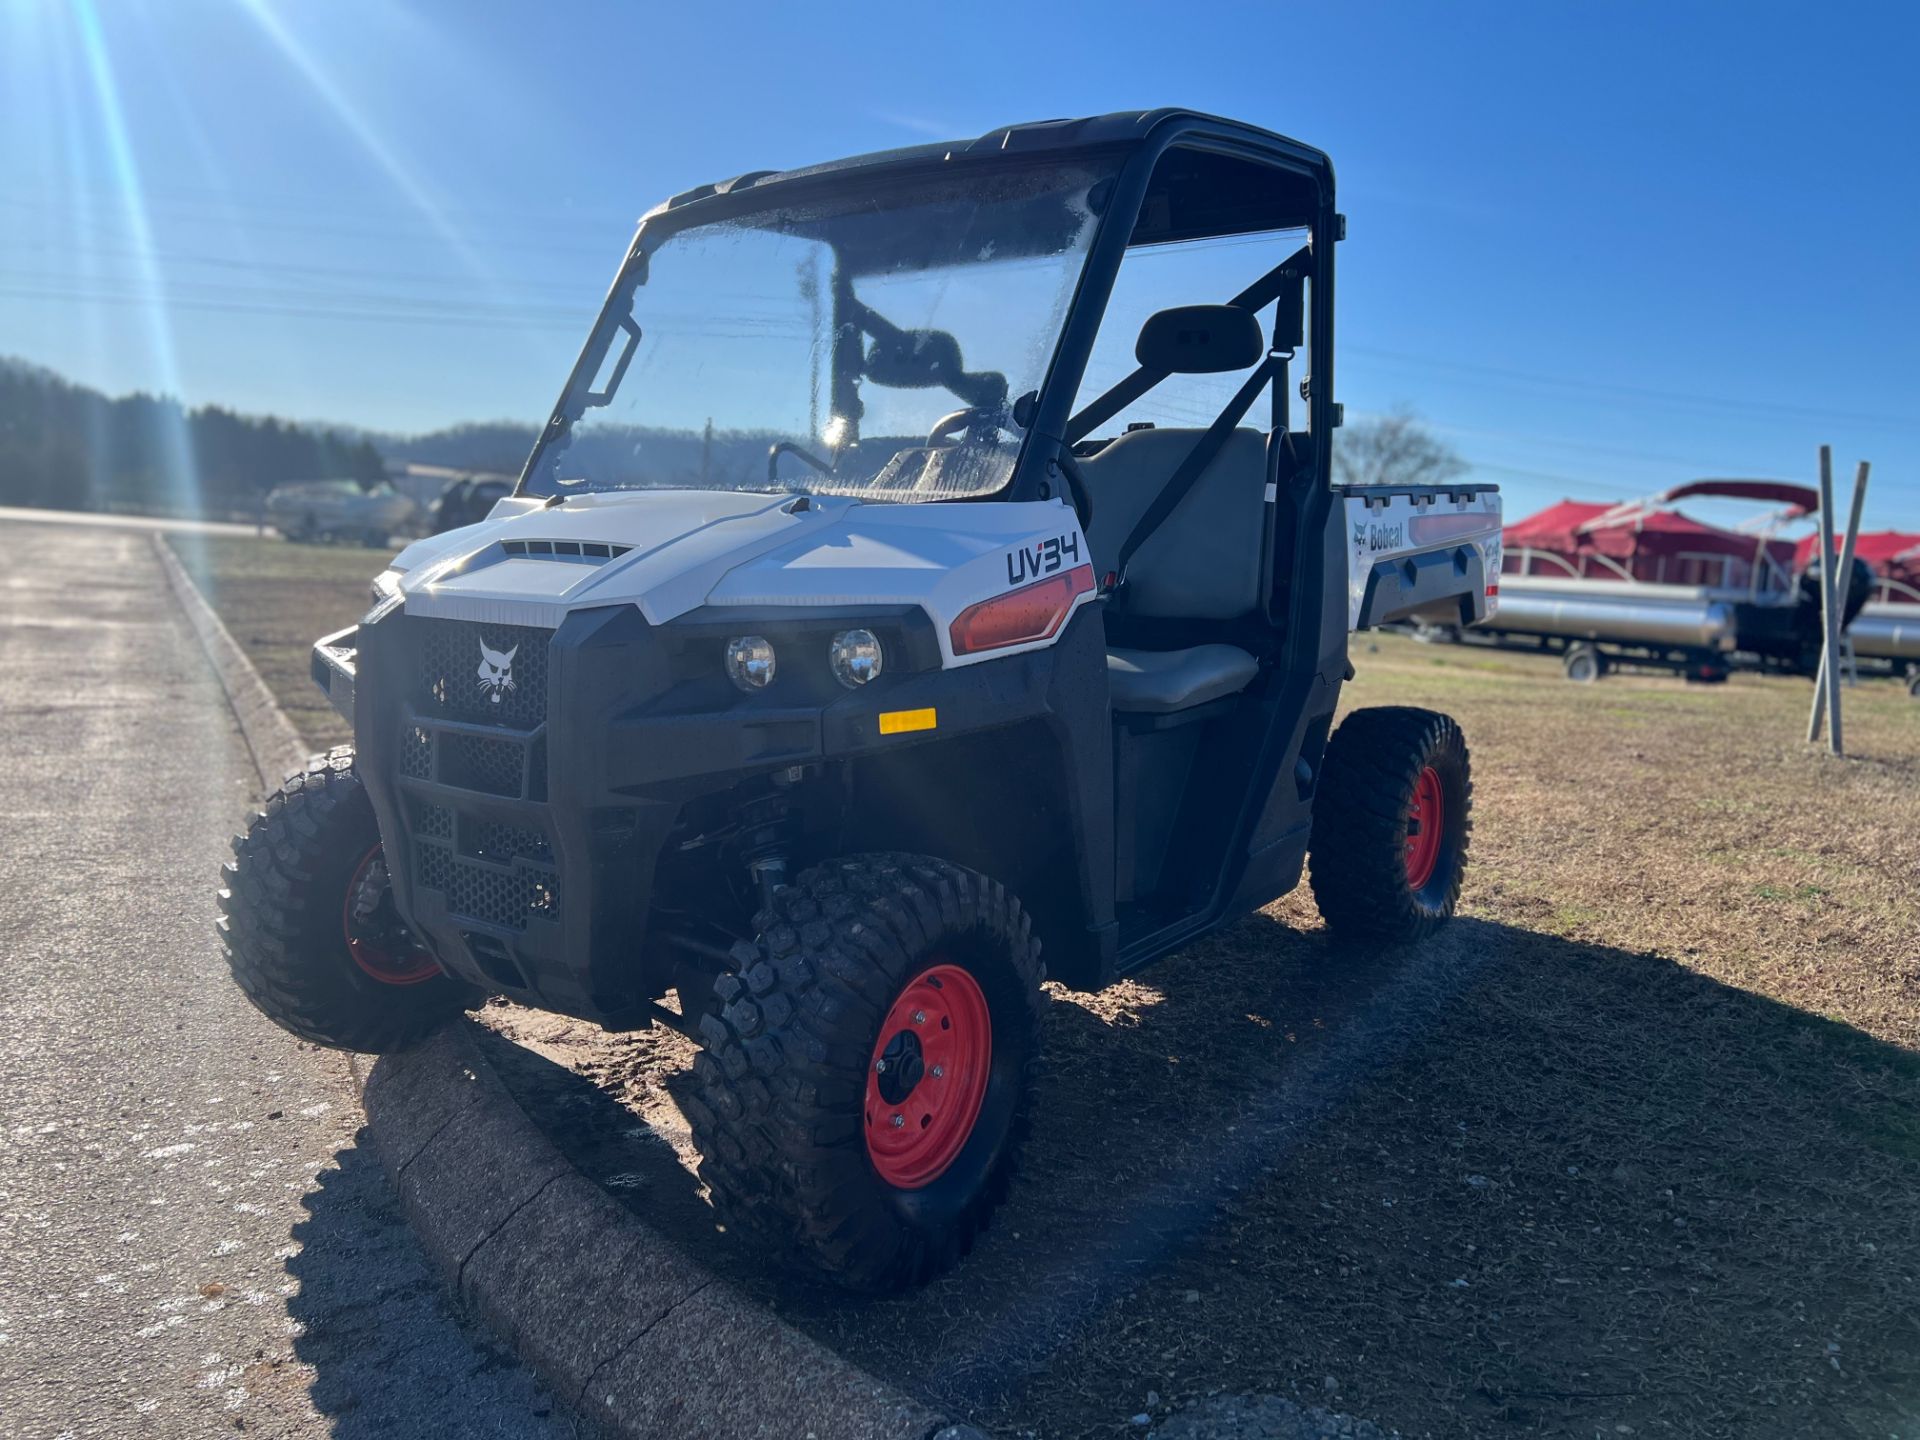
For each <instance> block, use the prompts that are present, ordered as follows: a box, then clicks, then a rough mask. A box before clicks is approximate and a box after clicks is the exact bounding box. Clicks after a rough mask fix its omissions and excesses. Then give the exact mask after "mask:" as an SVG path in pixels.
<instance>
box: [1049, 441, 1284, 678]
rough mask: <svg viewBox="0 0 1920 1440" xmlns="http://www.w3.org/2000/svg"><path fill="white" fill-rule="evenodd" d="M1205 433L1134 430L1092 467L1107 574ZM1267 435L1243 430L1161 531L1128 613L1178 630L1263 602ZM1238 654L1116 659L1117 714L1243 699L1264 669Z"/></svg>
mask: <svg viewBox="0 0 1920 1440" xmlns="http://www.w3.org/2000/svg"><path fill="white" fill-rule="evenodd" d="M1204 433H1205V432H1204V431H1202V430H1184V429H1183V430H1157V429H1156V430H1129V431H1128V432H1127V433H1126V434H1124V435H1122V436H1120V437H1119V438H1118V439H1116V440H1114V441H1112V442H1111V443H1109V444H1107V445H1106V446H1104V447H1102V448H1101V449H1100V450H1099V451H1098V452H1097V453H1096V454H1093V455H1090V456H1088V457H1087V458H1085V459H1084V460H1082V461H1081V462H1080V470H1081V473H1082V474H1083V475H1084V476H1085V477H1086V482H1087V490H1088V492H1089V494H1090V495H1091V496H1092V497H1093V526H1092V528H1091V530H1090V531H1089V533H1088V535H1087V540H1088V543H1089V545H1090V546H1091V547H1092V550H1093V561H1094V568H1095V571H1096V573H1097V574H1100V575H1106V574H1108V573H1109V572H1110V571H1112V570H1113V568H1114V567H1115V565H1116V564H1117V563H1118V560H1119V554H1120V547H1121V546H1122V545H1124V544H1125V543H1126V540H1127V537H1128V536H1129V535H1131V534H1132V533H1133V527H1134V526H1135V525H1136V524H1138V523H1139V520H1140V517H1141V516H1142V515H1144V514H1145V513H1146V511H1147V508H1148V507H1149V506H1151V505H1152V504H1153V502H1154V500H1155V499H1156V498H1157V497H1158V496H1159V494H1160V492H1161V491H1162V490H1163V489H1165V488H1166V484H1167V481H1168V480H1169V479H1170V478H1172V476H1173V472H1174V471H1175V470H1177V469H1178V468H1179V467H1180V462H1181V461H1183V460H1185V459H1186V457H1187V454H1188V452H1189V451H1191V450H1192V449H1193V447H1194V446H1195V445H1196V444H1198V443H1199V441H1200V437H1201V436H1202V435H1203V434H1204ZM1266 474H1267V437H1266V436H1265V435H1264V434H1262V433H1261V432H1260V431H1258V430H1254V429H1250V428H1244V427H1243V428H1241V429H1237V430H1235V431H1234V432H1233V433H1232V434H1231V435H1230V436H1228V437H1227V442H1226V444H1225V445H1223V446H1222V447H1221V450H1220V453H1219V455H1218V456H1216V457H1215V458H1214V461H1213V463H1212V464H1211V465H1209V466H1208V467H1207V469H1206V471H1205V472H1204V473H1203V474H1202V475H1201V476H1200V478H1199V480H1198V481H1197V482H1195V484H1194V487H1193V489H1192V490H1190V491H1188V492H1187V495H1186V498H1185V499H1183V500H1182V501H1181V502H1180V504H1179V505H1177V506H1176V507H1175V508H1174V509H1173V511H1172V513H1170V514H1169V515H1168V516H1167V518H1166V520H1165V521H1164V522H1163V523H1162V524H1161V526H1160V528H1159V529H1158V530H1156V531H1154V532H1153V534H1152V535H1150V536H1149V537H1148V538H1147V539H1146V540H1144V541H1143V542H1142V543H1141V545H1140V547H1139V549H1137V550H1136V551H1135V552H1134V555H1133V561H1132V564H1131V565H1130V566H1129V567H1128V574H1127V599H1126V604H1127V611H1128V613H1129V614H1132V615H1138V616H1141V617H1151V618H1156V619H1167V620H1231V619H1234V618H1235V617H1237V616H1241V615H1245V614H1246V613H1248V612H1249V611H1251V610H1256V609H1258V608H1259V607H1260V604H1261V598H1262V597H1261V594H1260V584H1261V576H1262V574H1263V573H1264V571H1263V564H1262V561H1263V558H1264V556H1265V549H1266V538H1265V537H1266V527H1267V502H1266ZM1258 668H1259V667H1258V666H1257V664H1256V663H1255V661H1254V658H1253V656H1251V655H1249V654H1248V653H1247V652H1246V651H1244V650H1241V649H1239V648H1238V647H1237V646H1233V645H1194V646H1189V647H1187V648H1184V649H1177V650H1135V649H1116V650H1109V651H1108V652H1107V686H1108V690H1109V692H1110V694H1111V696H1112V701H1113V708H1114V709H1115V710H1117V711H1123V712H1128V713H1137V714H1148V715H1165V714H1172V713H1176V712H1178V711H1181V710H1185V709H1189V708H1191V707H1193V706H1197V705H1204V704H1206V703H1207V702H1208V701H1209V700H1218V699H1220V698H1221V697H1222V696H1226V695H1236V694H1238V693H1239V692H1240V691H1242V690H1244V689H1245V688H1246V687H1247V684H1248V682H1249V681H1251V680H1252V679H1253V677H1254V675H1255V673H1256V672H1257V670H1258Z"/></svg>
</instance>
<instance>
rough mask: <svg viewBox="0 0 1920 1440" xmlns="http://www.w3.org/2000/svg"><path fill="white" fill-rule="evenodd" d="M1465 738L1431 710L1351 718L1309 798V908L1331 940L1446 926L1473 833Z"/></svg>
mask: <svg viewBox="0 0 1920 1440" xmlns="http://www.w3.org/2000/svg"><path fill="white" fill-rule="evenodd" d="M1472 805H1473V776H1472V771H1471V768H1470V766H1469V763H1468V757H1467V742H1466V738H1465V737H1464V736H1463V735H1462V734H1461V733H1460V727H1459V726H1458V725H1456V724H1455V723H1454V722H1453V720H1452V718H1451V717H1449V716H1446V715H1441V714H1438V713H1436V712H1434V711H1432V710H1416V709H1413V708H1411V707H1402V706H1383V707H1381V708H1379V709H1374V710H1356V711H1354V712H1353V713H1352V714H1351V715H1349V716H1348V717H1347V718H1346V719H1345V720H1344V721H1343V722H1342V723H1341V725H1340V728H1339V729H1338V730H1336V731H1334V734H1333V739H1332V740H1331V741H1330V742H1329V743H1328V745H1327V756H1326V760H1325V762H1324V763H1323V765H1322V766H1321V770H1320V783H1319V786H1318V788H1317V789H1316V790H1315V792H1314V797H1313V830H1312V834H1311V838H1310V839H1309V842H1308V854H1309V857H1310V865H1311V871H1310V874H1311V880H1312V884H1313V898H1314V902H1315V903H1316V904H1317V905H1318V906H1319V908H1320V914H1321V916H1322V917H1323V918H1324V919H1325V920H1326V922H1327V925H1328V927H1329V928H1331V929H1332V930H1334V931H1335V932H1336V933H1338V934H1342V935H1348V936H1357V937H1364V938H1367V939H1371V940H1377V941H1383V942H1388V943H1393V942H1398V941H1405V940H1418V939H1421V938H1423V937H1425V936H1427V935H1430V934H1432V933H1433V932H1434V931H1435V930H1437V929H1439V928H1440V926H1441V925H1443V924H1445V923H1446V921H1447V920H1448V919H1450V918H1451V917H1452V915H1453V912H1454V907H1455V906H1456V905H1457V904H1458V903H1459V900H1460V884H1461V881H1462V879H1463V878H1464V876H1465V874H1466V866H1467V839H1468V836H1469V835H1470V834H1471V832H1472V829H1473V821H1472Z"/></svg>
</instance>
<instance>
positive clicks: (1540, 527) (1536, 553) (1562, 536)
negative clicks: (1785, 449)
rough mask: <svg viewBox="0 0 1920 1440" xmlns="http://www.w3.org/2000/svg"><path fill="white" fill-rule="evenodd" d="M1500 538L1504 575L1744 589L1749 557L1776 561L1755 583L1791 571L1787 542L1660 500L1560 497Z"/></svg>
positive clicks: (1770, 583)
mask: <svg viewBox="0 0 1920 1440" xmlns="http://www.w3.org/2000/svg"><path fill="white" fill-rule="evenodd" d="M1695 483H1697V484H1709V485H1713V484H1720V483H1723V482H1718V481H1701V482H1695ZM1727 483H1737V484H1751V483H1755V482H1727ZM1681 488H1682V489H1687V488H1688V487H1685V486H1682V487H1681ZM1784 488H1787V489H1793V488H1796V487H1791V486H1789V487H1784ZM1693 493H1696V494H1700V493H1718V492H1704V491H1694V492H1693ZM1740 498H1746V499H1754V498H1764V499H1769V500H1772V499H1778V498H1779V497H1776V496H1772V495H1768V496H1764V497H1757V496H1753V495H1746V496H1743V497H1740ZM1784 503H1792V501H1791V500H1788V501H1786V502H1784ZM1503 543H1504V544H1505V547H1506V552H1507V560H1506V563H1505V565H1504V567H1503V568H1504V569H1505V570H1506V572H1507V573H1508V574H1513V575H1543V576H1544V575H1560V576H1579V577H1581V578H1584V579H1589V580H1628V579H1631V580H1639V581H1645V582H1647V583H1650V584H1666V585H1713V586H1719V587H1724V588H1746V587H1747V586H1748V585H1750V584H1751V583H1752V581H1753V567H1754V565H1755V563H1756V562H1757V561H1759V560H1760V558H1761V556H1762V555H1765V556H1766V557H1768V558H1770V559H1771V560H1772V561H1773V564H1774V566H1776V567H1777V574H1776V575H1773V576H1763V577H1762V578H1761V588H1762V589H1772V588H1775V586H1777V585H1778V584H1779V583H1780V582H1781V581H1782V580H1783V579H1784V578H1785V577H1786V576H1787V575H1789V574H1791V573H1792V569H1793V559H1794V556H1793V544H1792V542H1791V541H1787V540H1762V539H1760V538H1759V537H1757V536H1753V535H1742V534H1740V533H1739V532H1737V531H1733V530H1722V529H1720V528H1718V527H1717V526H1713V525H1706V524H1703V523H1701V522H1700V521H1698V520H1695V519H1694V518H1693V517H1692V516H1690V515H1683V514H1682V513H1681V512H1680V511H1678V510H1672V509H1666V508H1662V505H1661V502H1652V503H1648V504H1625V505H1595V504H1592V503H1590V502H1587V501H1583V500H1562V501H1561V502H1560V503H1559V504H1558V505H1551V506H1549V507H1547V508H1546V509H1545V510H1542V511H1540V512H1539V513H1538V514H1535V515H1529V516H1528V517H1526V518H1525V519H1523V520H1517V521H1515V522H1514V523H1513V524H1512V525H1509V526H1507V527H1506V530H1505V532H1504V535H1503Z"/></svg>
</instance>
